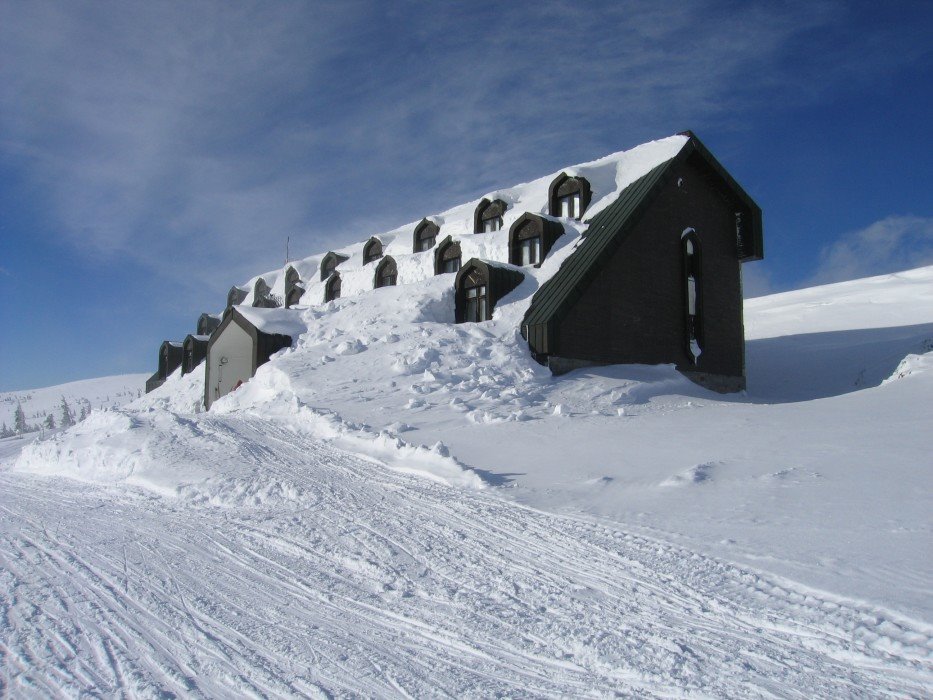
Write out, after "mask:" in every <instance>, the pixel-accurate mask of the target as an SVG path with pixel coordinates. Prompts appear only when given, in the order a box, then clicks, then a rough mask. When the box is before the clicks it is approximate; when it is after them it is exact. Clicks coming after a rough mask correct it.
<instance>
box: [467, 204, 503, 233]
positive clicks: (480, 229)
mask: <svg viewBox="0 0 933 700" xmlns="http://www.w3.org/2000/svg"><path fill="white" fill-rule="evenodd" d="M508 209H509V205H508V204H507V203H506V202H505V201H503V200H501V199H493V200H489V199H485V198H484V199H482V200H480V203H479V204H478V205H477V206H476V211H475V212H474V213H473V233H494V232H495V231H501V230H502V228H503V226H504V225H505V219H504V217H505V212H507V211H508ZM487 223H489V224H490V227H491V230H488V231H487V230H486V229H487V226H486V224H487Z"/></svg>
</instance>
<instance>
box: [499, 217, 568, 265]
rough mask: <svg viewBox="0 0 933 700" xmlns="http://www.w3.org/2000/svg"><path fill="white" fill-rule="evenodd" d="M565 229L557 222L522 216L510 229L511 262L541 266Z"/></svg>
mask: <svg viewBox="0 0 933 700" xmlns="http://www.w3.org/2000/svg"><path fill="white" fill-rule="evenodd" d="M563 232H564V228H563V226H561V225H560V223H559V222H557V221H552V220H550V219H545V218H544V217H543V216H539V215H537V214H530V213H525V214H522V215H521V216H520V217H519V218H518V219H517V220H516V221H515V223H514V224H512V227H511V228H510V229H509V262H510V263H512V264H513V265H540V264H541V261H542V260H544V258H545V256H546V255H547V254H548V252H549V251H550V250H551V246H553V245H554V241H556V240H557V239H558V238H559V237H560V236H561V234H563Z"/></svg>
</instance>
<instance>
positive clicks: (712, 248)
mask: <svg viewBox="0 0 933 700" xmlns="http://www.w3.org/2000/svg"><path fill="white" fill-rule="evenodd" d="M684 135H685V136H688V137H689V140H688V141H687V143H686V144H685V145H684V146H683V148H682V149H681V150H680V151H679V152H678V153H677V155H676V156H674V157H673V158H671V159H669V160H667V161H665V162H663V163H661V164H659V165H657V166H656V167H655V168H654V169H652V170H651V171H649V172H648V173H647V174H645V175H643V176H642V177H641V178H639V179H637V180H636V181H635V182H633V183H632V184H630V185H629V186H628V187H626V188H625V189H624V190H623V191H622V192H621V193H620V194H619V196H618V198H617V199H616V200H615V201H614V202H613V203H612V204H610V205H609V206H608V207H606V208H604V209H603V210H602V211H600V212H599V213H598V214H597V215H596V216H594V217H593V219H591V220H590V221H589V222H588V223H589V227H588V229H587V231H586V234H585V237H584V239H583V241H582V243H581V244H580V245H579V246H578V247H577V248H576V250H574V252H573V254H572V255H570V256H569V257H568V258H567V259H566V260H565V261H564V263H563V264H562V265H561V267H560V269H559V270H558V271H557V272H556V273H555V274H554V276H553V277H551V278H550V279H549V280H548V281H547V282H545V283H544V284H543V285H542V286H541V288H540V289H538V291H537V292H536V293H535V295H534V297H533V298H532V300H531V305H530V306H529V309H528V311H527V313H526V315H525V318H524V320H523V322H522V326H521V332H522V335H523V336H524V337H525V338H526V339H527V340H528V345H529V347H530V349H531V351H532V354H533V355H534V357H535V359H537V360H538V361H539V362H541V363H542V364H545V365H547V366H548V367H549V368H550V369H551V371H552V372H554V373H555V374H560V373H562V372H566V371H569V370H571V369H575V368H577V367H584V366H589V365H605V364H650V365H657V364H673V365H675V366H676V367H677V368H678V369H679V370H680V371H681V372H682V373H683V374H685V375H686V376H688V377H690V378H691V379H693V380H694V381H696V382H697V383H699V384H702V385H704V386H707V387H709V388H712V389H715V390H717V391H737V390H741V389H743V388H744V387H745V337H744V324H743V320H742V273H741V265H742V263H744V262H748V261H751V260H760V259H761V258H762V257H763V255H764V251H763V243H762V225H761V209H759V208H758V205H757V204H755V202H754V201H753V200H752V199H751V197H749V196H748V195H747V194H746V193H745V191H744V190H743V189H742V188H741V187H740V186H739V185H738V183H737V182H736V181H735V180H734V179H733V178H732V177H731V176H730V175H729V173H727V172H726V170H725V168H723V167H722V165H720V164H719V162H718V161H717V160H716V159H715V158H714V157H713V156H712V154H711V153H710V152H709V151H708V150H707V149H706V148H705V147H704V146H703V144H702V143H700V141H699V140H698V139H697V138H696V137H695V136H694V135H693V134H691V133H689V132H688V133H686V134H684ZM552 189H555V188H553V187H552ZM555 191H556V194H558V195H559V194H560V192H562V190H561V187H560V186H558V187H557V188H556V189H555ZM581 201H582V200H581Z"/></svg>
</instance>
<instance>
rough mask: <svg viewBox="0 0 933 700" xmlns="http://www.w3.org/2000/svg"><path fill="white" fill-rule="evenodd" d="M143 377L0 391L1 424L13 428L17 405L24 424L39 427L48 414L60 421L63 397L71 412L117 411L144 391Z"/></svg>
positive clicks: (87, 380)
mask: <svg viewBox="0 0 933 700" xmlns="http://www.w3.org/2000/svg"><path fill="white" fill-rule="evenodd" d="M147 377H148V375H146V374H119V375H115V376H112V377H98V378H96V379H82V380H80V381H77V382H68V383H67V384H59V385H57V386H49V387H43V388H41V389H28V390H25V391H4V392H0V423H4V424H6V425H7V426H8V427H9V426H12V425H13V413H14V412H15V411H16V405H17V404H20V405H21V406H22V408H23V413H24V414H25V416H26V421H27V423H29V424H30V425H40V424H41V423H42V422H43V420H44V419H45V417H46V416H48V415H49V414H50V413H51V414H52V416H53V417H54V418H55V421H56V423H57V422H58V421H59V418H60V414H61V405H62V398H64V399H65V401H66V402H67V403H68V405H69V407H71V408H72V409H73V410H75V411H77V412H80V410H81V407H82V406H84V407H86V408H87V409H88V410H92V409H102V408H116V407H117V406H122V405H123V404H125V403H128V402H129V401H132V400H133V399H136V398H139V397H140V396H141V395H142V392H143V390H144V388H145V384H146V378H147Z"/></svg>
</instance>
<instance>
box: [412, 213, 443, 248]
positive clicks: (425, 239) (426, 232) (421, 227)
mask: <svg viewBox="0 0 933 700" xmlns="http://www.w3.org/2000/svg"><path fill="white" fill-rule="evenodd" d="M439 232H440V228H439V227H438V225H437V224H435V223H434V222H433V221H428V220H427V219H422V220H421V223H420V224H418V225H417V226H416V227H415V241H414V246H413V250H414V251H415V252H416V253H421V252H423V251H425V250H431V248H433V247H434V244H435V243H436V242H437V234H438V233H439Z"/></svg>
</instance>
